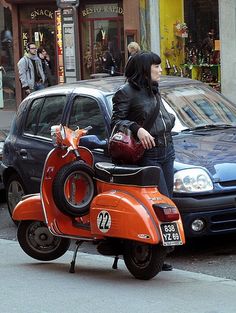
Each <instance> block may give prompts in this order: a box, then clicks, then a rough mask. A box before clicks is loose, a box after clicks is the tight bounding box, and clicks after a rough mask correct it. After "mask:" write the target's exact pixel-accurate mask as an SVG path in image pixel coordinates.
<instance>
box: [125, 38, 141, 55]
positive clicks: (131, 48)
mask: <svg viewBox="0 0 236 313" xmlns="http://www.w3.org/2000/svg"><path fill="white" fill-rule="evenodd" d="M127 49H128V52H129V56H132V55H134V54H135V53H137V52H140V51H141V48H140V46H139V44H138V43H137V42H136V41H131V42H130V43H129V44H128V46H127Z"/></svg>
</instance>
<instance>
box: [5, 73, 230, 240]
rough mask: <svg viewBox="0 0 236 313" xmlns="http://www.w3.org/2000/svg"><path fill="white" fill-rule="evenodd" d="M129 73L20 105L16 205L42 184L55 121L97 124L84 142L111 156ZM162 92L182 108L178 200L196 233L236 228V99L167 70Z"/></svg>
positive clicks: (12, 186) (11, 158) (9, 171)
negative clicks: (116, 99) (116, 102)
mask: <svg viewBox="0 0 236 313" xmlns="http://www.w3.org/2000/svg"><path fill="white" fill-rule="evenodd" d="M123 82H124V78H123V77H109V78H103V79H100V80H99V79H91V80H87V81H80V82H76V83H71V84H65V85H60V86H54V87H50V88H46V89H44V90H42V91H38V92H35V93H32V94H31V95H30V96H28V97H27V98H26V99H25V100H24V101H23V102H22V103H21V105H20V106H19V109H18V112H17V114H16V117H15V119H14V122H13V124H12V128H11V131H10V134H9V136H8V137H7V139H6V141H5V145H4V151H3V163H2V168H3V180H4V185H5V188H6V192H7V201H8V206H9V211H10V213H11V212H12V210H13V208H14V206H15V205H16V203H17V202H18V201H19V200H20V199H21V197H22V195H23V194H28V193H35V192H38V191H39V185H40V179H41V173H42V169H43V163H44V160H45V158H46V155H47V153H48V152H49V151H50V150H51V149H52V147H53V146H52V141H51V138H50V128H51V126H52V125H54V124H59V123H62V124H64V125H67V126H69V127H70V128H73V129H75V128H76V127H78V126H80V127H82V128H84V127H86V126H88V125H91V126H92V127H93V129H92V130H91V132H90V133H89V135H88V136H85V137H83V142H82V144H83V145H85V146H87V147H88V148H90V149H91V150H92V151H93V154H94V156H95V160H96V161H107V160H109V155H108V150H107V140H108V138H109V135H110V133H111V129H110V118H111V114H112V95H113V94H114V91H115V90H117V88H118V87H119V86H120V85H121V84H122V83H123ZM160 90H161V94H162V99H163V102H164V105H165V106H166V108H167V110H169V111H170V112H172V113H173V114H174V115H175V116H176V123H175V127H174V129H173V138H174V144H175V149H176V161H175V175H174V198H173V200H174V202H175V203H176V204H177V206H178V208H179V210H180V212H181V216H182V219H183V223H184V228H185V233H186V236H188V237H194V236H204V235H213V234H225V233H235V232H236V201H235V199H236V158H235V153H236V106H235V105H234V104H233V103H231V102H230V101H229V100H227V99H226V98H225V97H223V95H221V94H220V93H217V92H216V91H214V90H213V89H212V88H211V87H209V86H208V85H207V84H203V83H201V82H199V81H194V80H190V79H187V78H179V77H170V76H169V77H163V78H162V80H161V82H160Z"/></svg>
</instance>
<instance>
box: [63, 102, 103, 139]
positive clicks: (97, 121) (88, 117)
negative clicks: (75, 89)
mask: <svg viewBox="0 0 236 313" xmlns="http://www.w3.org/2000/svg"><path fill="white" fill-rule="evenodd" d="M87 126H92V127H93V128H92V129H91V130H90V131H89V135H97V136H98V138H99V139H101V140H102V139H105V138H106V131H105V125H104V119H103V116H102V113H101V111H100V109H99V106H98V103H97V101H95V100H94V99H92V98H89V97H77V98H76V99H75V100H74V103H73V107H72V111H71V114H70V120H69V128H71V129H76V128H77V127H79V128H85V127H87Z"/></svg>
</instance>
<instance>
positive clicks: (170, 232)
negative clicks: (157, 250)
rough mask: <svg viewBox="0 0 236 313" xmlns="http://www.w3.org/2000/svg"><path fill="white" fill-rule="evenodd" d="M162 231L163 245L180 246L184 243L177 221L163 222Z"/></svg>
mask: <svg viewBox="0 0 236 313" xmlns="http://www.w3.org/2000/svg"><path fill="white" fill-rule="evenodd" d="M161 232H162V240H163V246H178V245H182V244H183V243H182V240H181V237H180V234H179V229H178V225H177V224H176V223H162V224H161Z"/></svg>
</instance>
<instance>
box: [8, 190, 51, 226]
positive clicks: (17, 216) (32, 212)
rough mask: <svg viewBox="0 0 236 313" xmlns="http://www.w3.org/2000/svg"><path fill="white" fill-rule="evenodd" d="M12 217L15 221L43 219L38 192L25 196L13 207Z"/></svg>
mask: <svg viewBox="0 0 236 313" xmlns="http://www.w3.org/2000/svg"><path fill="white" fill-rule="evenodd" d="M12 218H13V219H14V220H16V221H22V220H37V221H45V218H44V214H43V207H42V203H41V199H40V194H34V195H29V196H25V197H24V198H23V199H22V200H21V201H20V202H19V203H18V204H17V205H16V207H15V208H14V211H13V214H12Z"/></svg>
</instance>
